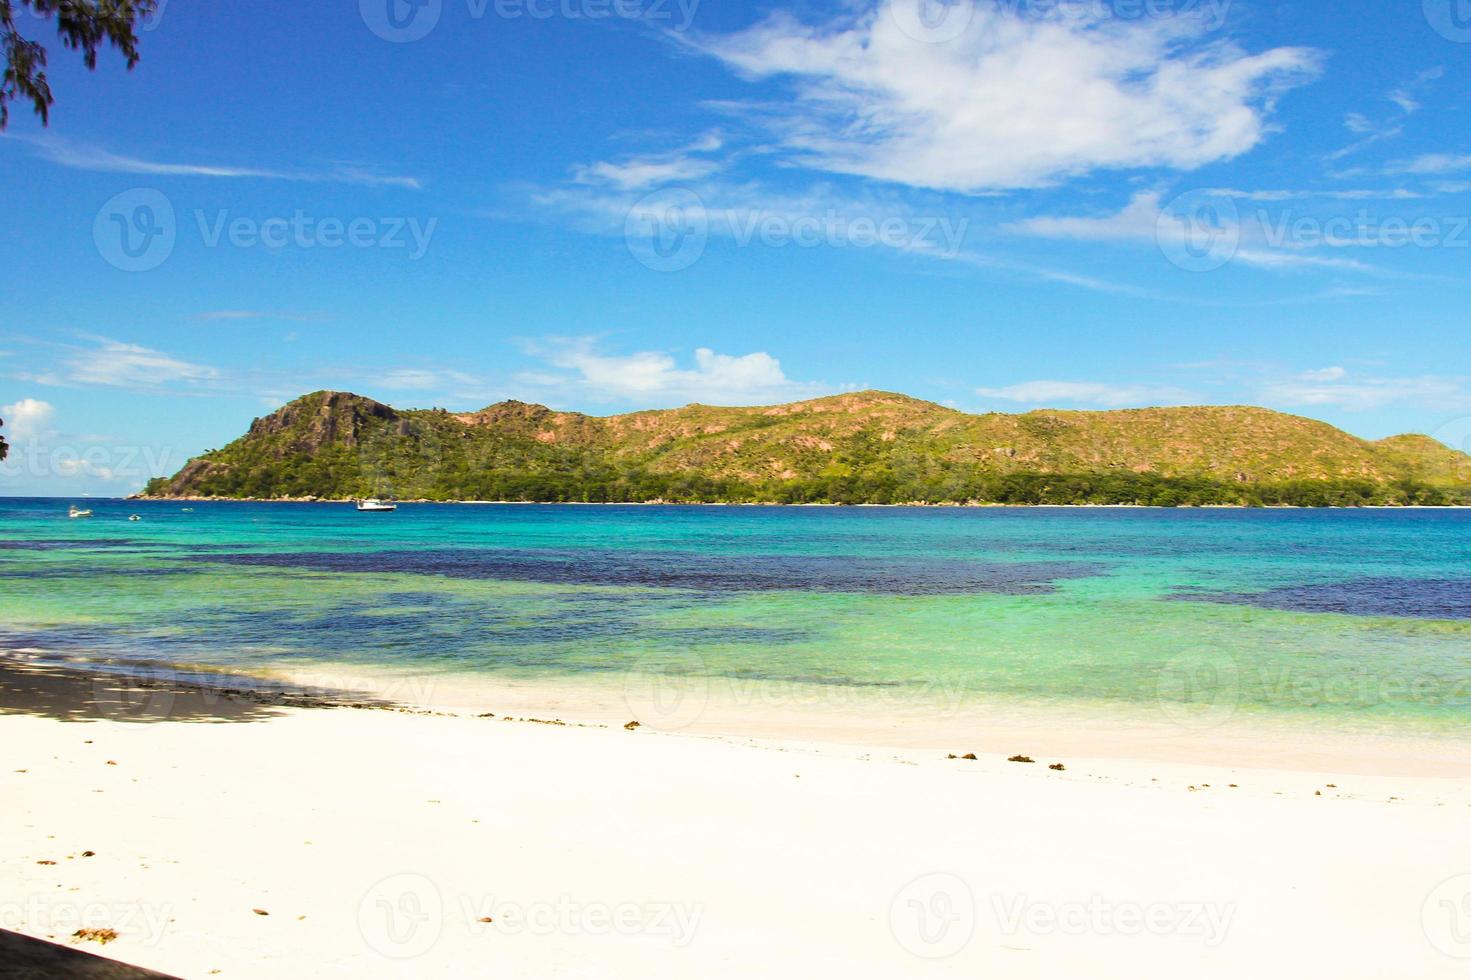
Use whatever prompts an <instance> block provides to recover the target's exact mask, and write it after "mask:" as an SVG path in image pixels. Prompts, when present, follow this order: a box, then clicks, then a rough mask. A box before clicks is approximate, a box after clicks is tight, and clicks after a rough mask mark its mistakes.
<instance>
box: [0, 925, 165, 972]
mask: <svg viewBox="0 0 1471 980" xmlns="http://www.w3.org/2000/svg"><path fill="white" fill-rule="evenodd" d="M0 976H3V977H6V978H7V980H57V978H60V977H76V978H77V980H177V978H176V977H171V976H170V975H169V974H166V973H156V972H154V971H153V970H145V969H142V968H141V967H136V966H129V965H128V964H126V963H119V962H117V961H116V960H109V959H104V958H103V957H101V956H94V955H92V954H91V953H84V952H82V951H81V950H79V949H72V948H71V947H69V946H59V945H57V944H56V943H48V942H46V941H45V940H42V939H32V938H31V937H29V936H22V935H20V934H18V933H14V932H9V931H7V930H5V929H0Z"/></svg>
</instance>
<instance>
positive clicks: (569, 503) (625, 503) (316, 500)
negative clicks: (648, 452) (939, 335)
mask: <svg viewBox="0 0 1471 980" xmlns="http://www.w3.org/2000/svg"><path fill="white" fill-rule="evenodd" d="M16 499H29V500H73V499H77V500H109V501H118V502H124V503H242V504H350V503H354V502H356V501H357V500H358V499H359V498H357V497H200V496H177V497H175V496H167V497H161V496H143V495H141V494H130V495H128V496H125V497H90V496H85V495H84V496H81V497H75V498H73V497H24V498H16ZM394 503H398V504H455V505H465V506H476V505H481V506H496V507H504V506H516V507H773V508H778V507H779V508H803V507H805V508H844V509H861V508H869V509H898V510H906V509H908V510H935V509H955V510H988V509H1001V510H1007V509H1015V510H1176V511H1178V510H1231V511H1238V510H1239V511H1275V510H1303V511H1339V510H1342V511H1356V510H1395V511H1399V510H1432V511H1442V510H1471V504H1362V505H1357V506H1353V507H1344V506H1341V505H1336V504H1334V505H1324V506H1321V507H1310V506H1305V505H1302V504H1262V505H1260V506H1252V505H1249V504H1179V505H1177V506H1173V507H1165V506H1160V505H1157V504H1017V503H988V502H981V501H966V502H964V503H959V502H950V501H945V502H940V503H925V502H923V501H911V502H908V503H902V504H871V503H863V504H841V503H802V504H786V503H781V502H779V501H727V500H687V501H686V500H616V501H615V500H429V499H425V498H415V499H395V500H394Z"/></svg>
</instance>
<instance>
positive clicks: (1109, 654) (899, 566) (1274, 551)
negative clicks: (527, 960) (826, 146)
mask: <svg viewBox="0 0 1471 980" xmlns="http://www.w3.org/2000/svg"><path fill="white" fill-rule="evenodd" d="M67 503H68V501H64V500H62V501H58V500H33V499H15V498H11V499H0V624H3V625H0V647H4V648H10V649H24V650H27V651H33V652H34V651H41V652H42V653H43V654H44V655H47V656H54V657H58V658H86V659H93V660H106V661H111V662H119V661H122V662H133V661H137V662H149V663H169V664H181V665H209V666H214V667H224V668H231V669H236V670H246V671H280V670H287V671H290V670H294V669H303V668H310V669H319V668H322V667H324V666H333V665H336V666H342V667H352V668H362V669H368V670H372V669H375V668H376V669H394V670H403V669H408V670H414V671H420V672H432V673H435V674H446V675H449V674H462V673H471V674H477V675H481V676H490V675H494V676H499V677H503V678H515V679H519V680H536V679H538V678H544V679H548V680H551V679H555V680H557V681H559V682H566V681H569V680H577V679H579V678H580V679H585V680H586V681H587V682H588V683H602V682H607V681H608V680H609V679H613V678H618V677H620V676H623V675H624V674H626V672H628V671H630V670H638V671H654V672H658V671H669V672H676V673H684V674H691V673H696V674H704V675H709V676H712V677H723V678H744V679H751V680H754V681H760V682H766V681H770V682H781V683H788V684H798V685H817V686H825V687H829V688H833V689H844V690H849V689H851V690H853V691H863V690H881V691H884V692H885V693H886V696H889V697H901V698H902V697H906V696H911V695H912V696H913V697H914V698H916V699H922V698H925V697H928V696H933V695H934V694H935V692H936V691H938V690H941V689H943V690H944V692H945V693H946V696H947V697H959V698H970V699H974V700H975V701H976V702H977V703H980V702H985V703H995V702H997V701H1002V702H1015V703H1017V704H1026V705H1039V704H1040V705H1050V706H1064V707H1098V708H1105V709H1123V710H1129V709H1130V707H1131V706H1137V705H1141V704H1145V703H1148V704H1150V705H1155V706H1158V705H1159V704H1160V703H1161V701H1163V702H1166V703H1167V705H1166V706H1168V702H1170V701H1172V700H1178V701H1179V702H1180V703H1181V704H1183V705H1186V706H1192V705H1194V706H1198V705H1199V704H1200V703H1202V701H1203V700H1204V701H1206V702H1211V699H1216V700H1219V699H1220V698H1221V697H1222V696H1223V695H1222V694H1221V691H1222V690H1223V689H1227V690H1228V692H1229V698H1230V700H1231V702H1232V705H1233V707H1234V708H1236V709H1239V710H1240V711H1241V712H1245V713H1247V714H1249V715H1250V714H1254V715H1258V716H1261V717H1271V718H1279V719H1289V718H1291V719H1298V720H1303V719H1306V720H1310V721H1313V722H1322V723H1324V724H1329V725H1333V726H1339V727H1360V726H1361V727H1370V728H1375V729H1377V730H1434V731H1441V732H1444V731H1458V730H1460V729H1461V728H1463V727H1464V725H1465V723H1466V721H1467V720H1468V717H1471V715H1468V709H1471V513H1468V512H1464V511H1433V510H1365V511H1287V510H1282V511H1276V510H1273V511H1240V510H1179V511H1175V510H1133V509H1067V510H1063V509H1011V508H981V509H945V508H914V509H909V508H748V507H578V506H514V505H505V506H500V505H484V506H479V505H477V506H467V505H460V506H456V505H403V506H401V507H400V509H399V510H398V511H397V512H396V513H393V514H383V515H367V514H358V513H356V512H355V511H354V510H353V509H352V507H351V506H350V505H323V504H316V505H313V504H254V503H195V504H181V503H178V502H123V501H101V502H93V503H91V504H90V506H92V507H93V508H94V509H95V511H96V516H94V517H93V518H91V519H89V520H68V519H67V517H66V505H67ZM185 508H192V510H186V509H185ZM131 513H137V514H139V515H140V516H141V517H142V520H140V521H135V522H130V521H128V520H127V516H128V515H129V514H131Z"/></svg>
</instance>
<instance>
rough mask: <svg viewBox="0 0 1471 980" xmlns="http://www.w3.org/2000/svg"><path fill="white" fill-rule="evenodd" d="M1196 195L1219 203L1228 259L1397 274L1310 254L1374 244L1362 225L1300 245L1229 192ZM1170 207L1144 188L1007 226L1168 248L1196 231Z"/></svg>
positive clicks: (1194, 200)
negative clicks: (1107, 202) (1101, 205)
mask: <svg viewBox="0 0 1471 980" xmlns="http://www.w3.org/2000/svg"><path fill="white" fill-rule="evenodd" d="M1199 194H1200V195H1201V196H1199V197H1196V196H1191V197H1189V198H1188V200H1189V202H1190V203H1191V204H1193V205H1197V206H1199V205H1202V204H1204V203H1209V202H1212V201H1214V202H1216V203H1219V204H1220V205H1221V207H1219V208H1218V209H1217V210H1216V214H1215V220H1216V224H1215V226H1214V228H1213V234H1214V235H1216V236H1218V237H1217V240H1218V241H1220V242H1224V243H1227V244H1229V246H1230V248H1229V252H1223V253H1222V254H1223V258H1225V259H1226V260H1228V261H1231V262H1239V263H1241V264H1243V265H1249V266H1254V267H1257V268H1261V269H1268V270H1277V271H1291V270H1299V269H1324V270H1335V271H1340V272H1357V273H1364V274H1369V275H1381V276H1382V275H1397V273H1392V272H1390V271H1388V270H1385V269H1381V268H1380V267H1378V266H1375V265H1372V264H1370V263H1367V262H1361V261H1359V260H1358V259H1354V258H1348V257H1345V256H1343V255H1341V254H1340V255H1322V254H1314V251H1315V250H1316V249H1318V248H1328V247H1338V248H1339V250H1340V251H1342V249H1343V248H1347V247H1351V246H1354V245H1362V246H1364V247H1366V248H1367V247H1370V246H1372V245H1374V244H1376V241H1375V239H1374V238H1372V237H1371V236H1372V234H1373V230H1372V229H1368V230H1360V233H1358V234H1356V235H1354V236H1351V237H1350V239H1349V240H1347V241H1342V242H1341V241H1340V240H1338V239H1336V238H1334V237H1332V236H1328V235H1321V234H1320V235H1319V236H1317V237H1316V238H1314V239H1311V240H1310V241H1311V242H1312V244H1311V245H1309V244H1305V243H1302V244H1300V243H1298V242H1296V241H1295V240H1291V235H1290V234H1289V233H1288V231H1290V228H1289V229H1288V231H1284V230H1283V228H1284V227H1285V226H1283V225H1282V223H1281V221H1277V222H1274V221H1273V220H1272V217H1271V215H1269V214H1268V213H1267V212H1266V211H1264V210H1258V211H1255V212H1246V213H1242V211H1240V210H1239V209H1237V208H1236V206H1235V203H1234V202H1235V198H1234V196H1233V195H1234V194H1235V192H1233V191H1230V190H1225V189H1222V190H1206V191H1201V192H1199ZM1269 200H1276V198H1269ZM1172 203H1173V202H1172ZM1170 208H1171V204H1166V203H1163V195H1162V194H1160V193H1159V192H1158V191H1142V192H1140V193H1137V194H1135V195H1134V197H1133V198H1131V199H1130V201H1129V203H1128V204H1126V205H1124V207H1123V208H1121V209H1120V210H1118V211H1105V212H1101V213H1099V214H1092V215H1069V216H1041V217H1036V218H1028V219H1026V220H1023V221H1018V222H1014V223H1012V224H1010V225H1007V226H1006V230H1008V231H1013V232H1016V233H1019V234H1025V235H1034V236H1038V237H1042V238H1054V239H1071V240H1075V241H1095V242H1109V241H1111V242H1135V243H1154V244H1158V245H1161V246H1171V247H1174V246H1184V245H1186V244H1189V241H1188V239H1189V238H1190V236H1192V235H1193V234H1195V233H1196V230H1195V228H1194V222H1196V220H1197V219H1198V215H1193V214H1190V215H1186V216H1185V217H1186V218H1188V219H1189V220H1187V221H1185V222H1177V221H1173V220H1169V219H1170V218H1171V217H1172V212H1171V210H1170ZM1300 217H1307V216H1306V215H1302V216H1300ZM1288 224H1289V225H1290V224H1291V223H1290V222H1289V223H1288Z"/></svg>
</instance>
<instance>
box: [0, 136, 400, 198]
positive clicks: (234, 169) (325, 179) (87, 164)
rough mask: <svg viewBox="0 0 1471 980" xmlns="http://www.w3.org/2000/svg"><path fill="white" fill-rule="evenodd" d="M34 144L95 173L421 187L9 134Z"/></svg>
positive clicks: (335, 169) (350, 174) (344, 167)
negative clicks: (175, 159) (155, 156)
mask: <svg viewBox="0 0 1471 980" xmlns="http://www.w3.org/2000/svg"><path fill="white" fill-rule="evenodd" d="M6 138H7V139H15V140H19V141H21V142H23V143H25V144H27V145H29V146H30V147H31V149H32V150H33V151H34V152H35V153H36V154H37V155H38V156H40V157H42V158H43V159H45V160H49V161H51V162H52V163H55V164H59V165H60V166H63V167H69V168H71V169H73V170H90V171H93V172H96V173H116V174H142V175H148V176H158V177H216V178H230V179H241V178H257V179H262V180H291V181H305V182H315V183H335V184H359V185H362V186H367V187H401V188H406V189H409V190H419V189H420V188H421V187H422V186H423V184H422V182H421V181H420V180H419V179H418V178H417V177H405V176H396V175H392V174H380V173H376V172H374V171H371V170H367V169H364V168H362V167H359V166H355V165H351V164H333V165H331V166H328V167H325V168H321V169H315V170H276V169H268V168H259V167H244V166H232V165H223V164H201V163H171V162H164V161H160V160H146V159H143V158H141V157H133V156H127V155H124V154H121V153H113V152H111V151H108V150H104V149H101V148H100V147H95V146H87V145H84V144H80V143H73V142H70V141H67V140H62V139H58V138H56V137H31V136H7V137H6Z"/></svg>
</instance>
